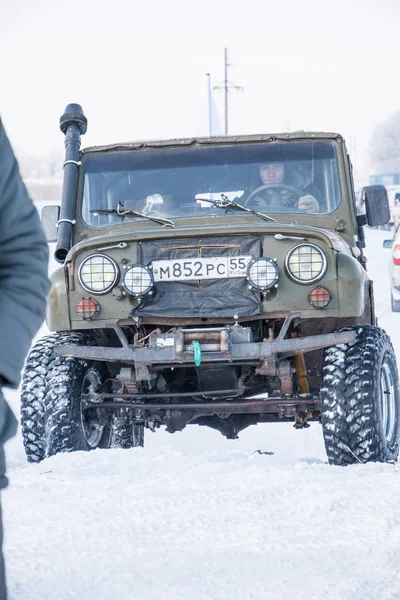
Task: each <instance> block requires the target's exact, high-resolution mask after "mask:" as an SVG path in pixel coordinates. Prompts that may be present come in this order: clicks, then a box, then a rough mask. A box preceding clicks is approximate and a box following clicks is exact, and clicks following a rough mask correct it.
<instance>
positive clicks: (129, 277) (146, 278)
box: [122, 265, 154, 296]
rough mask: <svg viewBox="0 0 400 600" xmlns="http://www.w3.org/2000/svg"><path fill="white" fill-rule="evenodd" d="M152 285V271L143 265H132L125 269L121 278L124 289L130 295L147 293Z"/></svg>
mask: <svg viewBox="0 0 400 600" xmlns="http://www.w3.org/2000/svg"><path fill="white" fill-rule="evenodd" d="M153 285H154V278H153V273H152V272H151V271H150V269H149V268H148V267H145V266H144V265H132V266H131V267H129V268H128V269H126V271H125V273H124V277H123V279H122V286H123V288H124V290H125V291H126V292H127V293H128V294H131V295H132V296H144V295H145V294H148V293H149V291H150V290H151V288H152V287H153Z"/></svg>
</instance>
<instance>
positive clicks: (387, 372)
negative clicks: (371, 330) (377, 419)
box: [380, 360, 397, 442]
mask: <svg viewBox="0 0 400 600" xmlns="http://www.w3.org/2000/svg"><path fill="white" fill-rule="evenodd" d="M380 405H381V417H382V426H383V432H384V435H385V437H386V439H387V441H388V442H391V441H392V440H393V438H394V436H395V433H396V423H397V407H396V388H395V385H394V380H393V373H392V369H391V367H390V365H389V364H388V362H387V361H386V360H384V362H383V364H382V368H381V377H380Z"/></svg>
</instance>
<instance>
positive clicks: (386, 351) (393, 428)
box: [321, 325, 400, 465]
mask: <svg viewBox="0 0 400 600" xmlns="http://www.w3.org/2000/svg"><path fill="white" fill-rule="evenodd" d="M354 331H356V341H355V343H353V344H341V345H338V346H332V347H330V348H328V349H327V350H326V351H325V358H324V365H323V369H322V386H321V404H322V413H321V422H322V428H323V433H324V439H325V447H326V452H327V455H328V459H329V462H330V463H331V464H333V465H349V464H353V463H358V462H361V463H366V462H385V461H388V460H396V458H397V455H398V451H399V428H400V395H399V376H398V371H397V365H396V357H395V354H394V351H393V347H392V344H391V341H390V338H389V336H388V335H387V334H386V333H385V332H384V331H383V330H382V329H380V328H378V327H373V326H369V325H365V326H361V327H357V328H354Z"/></svg>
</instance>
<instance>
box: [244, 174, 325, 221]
mask: <svg viewBox="0 0 400 600" xmlns="http://www.w3.org/2000/svg"><path fill="white" fill-rule="evenodd" d="M286 175H287V174H286V167H285V165H284V164H283V163H279V162H270V163H265V164H263V165H261V166H260V178H261V185H258V186H257V187H253V188H251V189H247V190H246V191H245V193H244V194H243V196H242V198H241V200H242V201H243V200H247V198H249V197H250V196H251V195H252V193H253V192H254V191H255V190H256V189H258V188H263V187H264V186H271V187H269V188H268V187H265V188H264V189H260V191H259V193H258V194H256V195H255V196H253V199H254V200H255V202H257V204H258V206H259V207H260V208H263V207H271V208H272V207H273V206H276V207H281V208H282V207H285V206H287V207H288V208H289V207H296V208H297V209H299V210H302V211H304V212H307V213H318V212H319V208H320V206H319V202H318V200H317V198H316V197H315V196H314V195H313V194H316V195H319V194H318V190H317V188H316V187H315V186H313V184H312V183H308V182H306V181H305V177H303V185H299V184H298V185H291V184H290V182H289V181H287V179H288V178H287V176H286ZM293 188H297V190H298V191H297V193H296V190H295V189H293Z"/></svg>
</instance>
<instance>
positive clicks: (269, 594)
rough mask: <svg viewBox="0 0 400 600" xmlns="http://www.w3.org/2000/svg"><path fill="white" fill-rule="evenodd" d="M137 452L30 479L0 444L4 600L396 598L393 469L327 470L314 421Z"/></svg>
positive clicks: (386, 306)
mask: <svg viewBox="0 0 400 600" xmlns="http://www.w3.org/2000/svg"><path fill="white" fill-rule="evenodd" d="M367 237H368V246H367V250H368V257H369V271H370V274H371V276H372V277H373V279H374V281H375V293H376V309H377V313H378V315H379V324H380V325H381V326H382V327H384V328H385V329H386V330H387V331H388V333H389V334H390V336H391V337H392V341H393V343H394V345H395V349H396V352H397V355H398V356H400V331H399V325H400V314H394V313H392V312H391V310H390V295H389V290H390V286H389V279H388V270H387V262H388V260H389V255H390V251H388V250H384V249H383V248H382V241H383V239H385V238H388V237H390V235H389V234H388V233H387V232H383V231H377V230H370V231H368V232H367ZM399 362H400V361H399ZM7 397H8V399H9V401H10V403H11V405H12V406H13V408H14V410H15V411H16V413H18V410H19V408H18V394H17V393H12V392H8V393H7ZM145 443H146V447H145V448H144V449H142V448H140V449H134V450H130V451H123V450H96V451H94V452H91V453H83V452H79V453H75V454H64V455H58V456H55V457H52V458H50V459H48V460H45V461H43V462H42V463H40V464H39V465H31V464H28V463H27V462H26V460H25V455H24V451H23V447H22V441H21V437H20V435H18V437H17V438H15V439H13V440H12V441H10V442H9V443H8V445H7V447H6V454H7V462H8V474H9V478H10V486H9V488H8V489H7V490H6V491H5V492H4V493H3V494H2V503H3V507H4V521H5V554H6V561H7V572H8V585H9V591H10V600H47V599H49V600H53V599H54V600H67V599H68V600H131V599H140V600H180V599H182V600H222V599H226V600H228V599H229V600H289V599H290V600H378V599H379V600H398V599H399V598H400V571H398V570H397V567H398V566H399V564H400V501H399V499H400V465H399V466H398V465H389V464H385V465H383V464H368V465H361V464H357V465H354V466H352V467H347V468H341V467H331V466H329V465H328V464H327V459H326V454H325V450H324V445H323V439H322V432H321V428H320V426H319V425H318V424H316V423H314V424H312V425H311V427H310V428H309V429H306V430H300V431H299V430H294V429H293V427H292V426H291V425H290V424H271V425H258V426H254V427H251V428H249V429H247V430H245V431H244V432H242V433H241V435H240V439H239V440H236V441H231V440H226V439H225V438H224V437H222V435H221V434H219V433H218V432H216V431H213V430H209V429H206V428H201V427H197V426H189V427H187V428H186V429H185V430H184V431H183V432H181V433H176V434H174V435H170V434H167V433H166V432H165V431H158V432H157V433H155V434H151V433H150V432H146V440H145ZM257 450H260V451H261V452H264V454H262V453H259V452H257Z"/></svg>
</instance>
